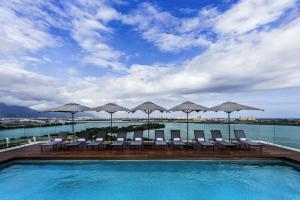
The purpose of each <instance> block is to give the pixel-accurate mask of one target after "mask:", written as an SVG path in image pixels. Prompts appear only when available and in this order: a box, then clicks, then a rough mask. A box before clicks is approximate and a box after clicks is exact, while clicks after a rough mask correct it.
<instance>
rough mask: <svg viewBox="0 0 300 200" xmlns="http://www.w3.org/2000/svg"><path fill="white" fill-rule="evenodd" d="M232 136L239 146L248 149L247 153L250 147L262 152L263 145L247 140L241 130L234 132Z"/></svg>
mask: <svg viewBox="0 0 300 200" xmlns="http://www.w3.org/2000/svg"><path fill="white" fill-rule="evenodd" d="M234 135H235V138H236V140H237V142H238V143H239V145H240V144H242V145H243V146H245V147H246V148H247V147H248V149H249V151H250V148H251V147H257V148H259V149H260V151H262V148H263V146H264V145H263V144H260V143H258V142H254V141H251V140H248V139H247V138H246V135H245V132H244V131H243V130H234Z"/></svg>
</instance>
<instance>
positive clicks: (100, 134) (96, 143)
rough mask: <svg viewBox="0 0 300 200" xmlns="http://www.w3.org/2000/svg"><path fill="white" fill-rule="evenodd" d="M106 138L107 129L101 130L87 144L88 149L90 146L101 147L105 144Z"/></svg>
mask: <svg viewBox="0 0 300 200" xmlns="http://www.w3.org/2000/svg"><path fill="white" fill-rule="evenodd" d="M105 138H106V132H105V131H100V132H98V133H97V135H96V139H95V140H94V141H92V142H90V143H88V144H87V145H86V148H87V150H89V148H94V147H97V148H98V150H99V149H100V146H101V145H103V142H104V141H105Z"/></svg>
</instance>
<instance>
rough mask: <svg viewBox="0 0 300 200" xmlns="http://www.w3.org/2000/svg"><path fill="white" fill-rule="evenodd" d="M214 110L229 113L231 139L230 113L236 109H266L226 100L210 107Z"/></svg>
mask: <svg viewBox="0 0 300 200" xmlns="http://www.w3.org/2000/svg"><path fill="white" fill-rule="evenodd" d="M210 109H211V110H212V111H216V112H218V111H223V112H226V113H227V114H228V133H229V141H230V140H231V138H230V113H232V112H234V111H240V110H261V111H264V110H262V109H260V108H255V107H251V106H246V105H243V104H238V103H235V102H231V101H228V102H225V103H222V104H220V105H217V106H214V107H211V108H210Z"/></svg>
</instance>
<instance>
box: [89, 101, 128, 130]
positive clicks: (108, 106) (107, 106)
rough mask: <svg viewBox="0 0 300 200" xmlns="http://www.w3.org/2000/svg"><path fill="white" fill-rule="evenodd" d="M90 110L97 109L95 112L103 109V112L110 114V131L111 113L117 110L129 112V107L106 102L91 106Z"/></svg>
mask: <svg viewBox="0 0 300 200" xmlns="http://www.w3.org/2000/svg"><path fill="white" fill-rule="evenodd" d="M90 110H91V111H97V112H100V111H105V112H107V113H109V114H110V130H111V132H112V115H113V113H115V112H118V111H126V112H129V109H127V108H125V107H122V106H119V105H117V104H115V103H108V104H105V105H103V106H99V107H95V108H92V109H90Z"/></svg>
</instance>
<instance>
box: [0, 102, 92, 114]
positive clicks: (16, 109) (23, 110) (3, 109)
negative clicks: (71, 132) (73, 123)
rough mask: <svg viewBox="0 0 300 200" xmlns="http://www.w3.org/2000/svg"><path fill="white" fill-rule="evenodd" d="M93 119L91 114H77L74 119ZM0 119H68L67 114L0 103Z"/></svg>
mask: <svg viewBox="0 0 300 200" xmlns="http://www.w3.org/2000/svg"><path fill="white" fill-rule="evenodd" d="M83 116H85V117H94V115H93V114H91V113H84V112H83V113H77V114H76V117H83ZM0 117H7V118H38V117H47V118H70V114H68V113H43V112H39V111H37V110H33V109H31V108H28V107H25V106H14V105H6V104H4V103H0Z"/></svg>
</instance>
